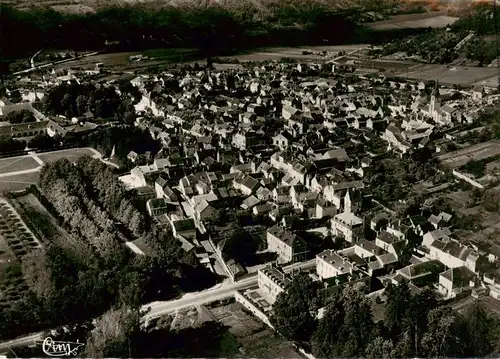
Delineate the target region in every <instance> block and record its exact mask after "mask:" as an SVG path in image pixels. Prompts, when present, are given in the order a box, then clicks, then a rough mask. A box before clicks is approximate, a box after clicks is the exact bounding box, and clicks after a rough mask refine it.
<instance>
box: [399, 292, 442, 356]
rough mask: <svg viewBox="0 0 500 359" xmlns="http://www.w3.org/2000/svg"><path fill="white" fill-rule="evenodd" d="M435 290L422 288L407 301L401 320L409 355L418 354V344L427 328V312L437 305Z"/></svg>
mask: <svg viewBox="0 0 500 359" xmlns="http://www.w3.org/2000/svg"><path fill="white" fill-rule="evenodd" d="M438 304H439V302H438V299H437V296H436V292H435V291H434V290H433V289H432V288H424V289H423V291H422V292H421V293H419V294H417V295H415V296H412V297H411V298H410V299H409V302H408V310H407V313H406V315H405V317H404V318H403V320H402V327H403V328H404V331H405V333H406V334H407V335H408V337H407V338H406V342H407V343H408V344H409V345H410V347H409V348H408V351H409V352H411V353H413V351H414V353H413V354H411V355H416V356H418V355H419V354H420V353H419V352H420V350H419V346H420V340H421V338H422V336H423V333H424V332H425V331H426V329H427V324H428V323H427V318H428V315H429V312H430V311H431V310H433V309H436V308H437V307H438Z"/></svg>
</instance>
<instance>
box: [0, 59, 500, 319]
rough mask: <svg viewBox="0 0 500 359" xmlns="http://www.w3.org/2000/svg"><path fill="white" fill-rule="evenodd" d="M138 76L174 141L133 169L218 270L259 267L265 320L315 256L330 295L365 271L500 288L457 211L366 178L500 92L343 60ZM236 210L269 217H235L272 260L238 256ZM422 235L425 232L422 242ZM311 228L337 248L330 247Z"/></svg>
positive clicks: (446, 285)
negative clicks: (391, 198) (381, 196)
mask: <svg viewBox="0 0 500 359" xmlns="http://www.w3.org/2000/svg"><path fill="white" fill-rule="evenodd" d="M66 76H68V75H66ZM130 82H131V84H132V85H133V86H135V87H137V88H138V89H139V91H140V92H141V96H142V98H141V99H140V101H139V102H138V103H136V104H135V110H136V113H137V120H136V126H139V127H141V128H144V129H147V130H149V132H150V133H151V136H152V137H153V138H154V139H157V140H158V141H160V142H161V144H162V146H163V148H162V149H161V150H160V152H159V153H157V154H151V153H141V154H138V153H135V152H131V153H130V154H129V156H128V158H129V160H130V162H131V163H133V164H134V165H135V167H134V168H133V169H132V170H131V172H130V174H127V175H124V176H122V177H120V179H121V180H122V182H123V183H124V184H125V185H126V186H127V187H128V188H130V189H136V190H137V191H138V193H141V194H143V195H144V196H145V198H146V200H147V201H146V207H147V211H148V213H149V215H150V216H151V217H153V218H154V220H155V221H156V222H157V223H158V224H160V225H162V226H163V228H165V230H168V231H171V232H172V233H173V235H174V236H175V238H177V239H178V240H179V241H180V242H181V244H182V248H183V249H184V250H186V251H194V252H195V254H196V256H197V257H198V258H199V260H200V262H201V263H203V264H204V265H206V266H207V268H210V269H211V270H212V271H214V272H219V273H220V274H223V275H226V276H228V277H230V278H232V279H235V278H236V277H237V276H238V275H240V274H241V273H244V272H245V271H257V272H258V287H256V288H251V289H248V290H245V291H240V292H238V294H237V299H238V300H239V301H240V302H242V303H243V304H244V305H245V306H247V307H248V308H249V309H250V310H252V311H253V312H254V313H256V314H257V315H259V316H260V317H261V318H263V319H264V320H266V319H265V318H266V317H267V313H268V311H269V310H271V308H272V304H273V302H274V301H275V300H276V297H277V295H278V294H279V293H281V292H283V291H284V288H285V286H286V284H287V283H288V282H289V281H290V278H291V276H292V275H293V270H292V269H290V268H297V267H296V266H295V267H293V265H294V264H297V263H300V262H307V261H309V262H311V263H313V266H314V267H315V270H313V271H312V272H311V274H310V275H311V276H312V277H313V278H314V279H315V280H317V281H320V282H321V283H322V284H323V286H324V289H325V292H330V291H332V290H333V291H334V290H339V288H341V287H342V286H344V285H346V284H348V283H353V282H358V281H362V282H364V283H366V285H367V286H369V288H370V290H371V291H372V292H373V291H378V290H381V289H383V288H384V286H386V285H387V284H388V283H393V284H398V283H401V282H402V281H403V280H406V281H408V282H409V283H410V287H411V289H412V290H413V291H417V292H418V291H419V290H421V288H423V287H425V286H428V285H433V286H434V287H435V288H436V290H437V291H438V292H439V293H441V294H442V296H443V298H453V297H456V296H457V295H461V293H473V295H482V294H488V293H489V295H491V296H493V297H495V298H497V299H500V284H499V282H498V281H497V280H496V279H495V278H489V277H487V276H484V275H483V273H481V272H480V270H479V269H478V262H479V261H481V260H483V259H485V260H486V261H490V262H495V261H497V260H498V257H497V256H496V255H492V254H491V253H489V252H486V251H484V250H482V249H481V248H480V246H478V245H477V244H475V243H473V241H470V240H468V239H464V238H462V237H461V236H460V235H459V234H458V233H455V232H453V231H451V230H450V226H449V222H450V219H451V216H450V214H447V213H444V212H442V213H435V214H433V215H432V216H430V217H429V218H424V217H421V216H416V217H411V218H400V219H399V218H397V216H396V215H395V213H393V212H391V211H390V210H389V209H387V208H385V207H384V206H383V205H381V204H380V203H377V202H376V201H374V200H373V198H372V196H371V193H370V189H369V188H368V186H365V183H366V181H364V179H366V178H367V176H370V175H371V174H372V173H373V172H372V171H373V166H374V164H375V163H376V162H377V160H378V159H379V158H380V157H381V156H384V155H387V153H391V155H396V156H404V155H405V154H408V153H411V152H412V151H414V150H416V149H419V148H424V147H428V146H429V147H432V148H433V149H434V150H439V149H438V148H436V146H435V145H434V143H435V139H436V136H437V137H439V136H440V135H441V136H442V134H443V133H444V132H443V131H449V130H450V129H453V128H454V127H459V126H460V125H461V124H463V123H472V122H473V121H474V119H475V118H476V117H475V116H477V109H478V108H480V107H481V106H483V105H486V104H488V103H491V102H493V101H495V100H496V99H497V96H496V95H491V94H489V92H488V89H485V88H482V87H475V88H474V89H472V90H470V91H465V90H459V89H451V88H442V87H441V86H440V85H439V84H438V83H437V82H435V84H433V85H431V86H430V88H429V86H428V85H426V84H424V83H410V82H404V81H396V80H388V79H386V78H384V76H383V75H382V76H379V75H378V74H377V75H376V76H371V75H368V76H363V75H356V74H355V73H351V72H349V73H344V72H342V70H339V68H338V67H336V66H335V65H334V64H331V63H326V64H309V63H308V64H298V65H297V64H289V63H271V64H265V65H257V66H255V67H253V68H243V69H238V70H224V71H211V70H200V71H199V72H196V71H191V72H182V73H179V72H172V73H165V74H162V75H155V76H152V75H139V76H136V77H134V78H132V79H131V80H130ZM2 106H6V105H5V104H3V103H0V111H1V108H2ZM235 214H240V215H247V216H251V217H252V218H253V220H254V221H257V222H259V224H260V227H259V229H255V230H252V229H251V228H250V227H252V224H248V226H245V225H242V224H241V223H234V226H240V227H241V226H243V227H244V228H245V229H247V228H246V227H249V228H248V231H250V232H251V233H252V236H255V237H256V238H257V240H259V241H260V242H261V246H260V247H262V248H260V249H259V250H262V251H263V252H268V253H269V252H271V253H274V255H275V260H274V261H273V262H272V263H267V264H262V265H260V266H256V267H253V268H245V267H244V266H243V265H242V264H241V263H237V262H236V261H235V260H234V259H231V260H225V259H224V256H223V255H222V252H223V251H224V245H225V243H226V242H227V235H225V233H228V231H226V230H225V228H226V229H227V228H228V226H231V225H232V222H234V221H235ZM262 223H264V224H265V227H264V228H265V229H264V230H262ZM367 231H372V233H375V239H372V240H368V239H367V238H366V233H367ZM305 234H307V235H305ZM411 235H414V236H417V237H419V238H420V239H421V241H422V243H421V245H420V246H418V248H417V249H416V250H414V251H411V252H410V253H409V252H408V250H407V245H408V241H409V240H410V238H409V236H411ZM311 236H314V237H316V238H320V240H321V241H322V242H324V243H331V248H326V249H325V248H322V249H321V250H319V251H317V250H316V249H317V247H316V246H313V245H312V244H311V243H310V242H309V241H310V238H311ZM412 240H414V239H412ZM315 251H316V252H315ZM499 255H500V254H499ZM226 259H227V258H226ZM408 263H409V264H408ZM290 265H292V267H290Z"/></svg>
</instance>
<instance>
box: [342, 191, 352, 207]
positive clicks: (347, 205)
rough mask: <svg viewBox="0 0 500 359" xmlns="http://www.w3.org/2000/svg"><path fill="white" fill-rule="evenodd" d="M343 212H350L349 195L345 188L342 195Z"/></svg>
mask: <svg viewBox="0 0 500 359" xmlns="http://www.w3.org/2000/svg"><path fill="white" fill-rule="evenodd" d="M344 213H352V203H351V196H350V195H349V190H347V193H346V194H345V197H344Z"/></svg>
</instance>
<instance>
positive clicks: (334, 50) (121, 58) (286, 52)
mask: <svg viewBox="0 0 500 359" xmlns="http://www.w3.org/2000/svg"><path fill="white" fill-rule="evenodd" d="M364 47H366V45H344V46H309V47H273V48H264V49H257V50H254V51H252V52H247V53H241V54H237V55H233V56H227V57H221V58H231V59H233V58H237V59H238V60H240V61H265V60H279V59H281V58H283V57H289V58H294V59H297V60H303V61H319V60H323V57H322V56H319V55H318V53H320V52H322V51H326V52H327V56H326V59H327V60H328V59H330V58H333V57H334V56H336V55H337V54H338V53H339V52H340V51H343V52H347V53H349V52H352V51H355V50H358V49H361V48H364ZM303 51H309V52H312V53H316V54H308V55H304V54H303ZM135 55H142V56H145V57H147V58H148V59H144V60H141V61H129V57H130V56H135ZM205 60H206V59H205V58H204V57H201V56H200V55H199V54H198V52H197V51H196V50H193V49H189V48H177V49H169V48H165V49H151V50H145V51H142V52H120V53H107V54H99V55H94V56H89V57H85V58H80V59H78V60H75V61H70V62H66V63H62V64H58V65H56V66H55V67H56V68H64V69H67V68H72V67H73V68H74V67H82V68H93V67H94V66H95V64H96V63H99V62H100V63H102V64H103V67H104V68H105V69H107V70H112V71H124V70H134V71H140V70H143V71H144V70H147V69H153V68H155V67H159V68H165V67H168V66H170V65H171V64H173V63H188V64H194V63H195V62H199V63H204V62H205Z"/></svg>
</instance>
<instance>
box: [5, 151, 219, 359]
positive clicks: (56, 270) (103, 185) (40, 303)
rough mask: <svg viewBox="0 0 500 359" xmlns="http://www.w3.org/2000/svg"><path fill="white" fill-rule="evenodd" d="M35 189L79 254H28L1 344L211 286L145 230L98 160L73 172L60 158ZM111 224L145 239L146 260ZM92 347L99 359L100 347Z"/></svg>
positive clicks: (164, 234) (207, 275)
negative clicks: (20, 294)
mask: <svg viewBox="0 0 500 359" xmlns="http://www.w3.org/2000/svg"><path fill="white" fill-rule="evenodd" d="M39 187H40V189H41V195H42V196H45V197H46V200H48V201H49V202H51V204H52V207H53V208H54V209H55V210H56V211H57V213H55V215H56V217H57V218H62V221H63V223H62V224H63V225H64V226H65V227H66V229H67V230H68V231H69V232H70V233H71V235H72V236H73V237H74V239H75V240H76V242H77V243H78V248H73V247H68V248H62V247H59V245H60V243H53V244H49V245H48V247H47V248H46V249H43V250H39V251H35V252H33V253H31V254H30V256H29V257H28V258H27V259H26V261H25V262H26V263H24V274H25V277H26V278H27V281H28V284H29V287H30V292H29V295H28V296H26V297H25V298H23V299H21V300H20V301H18V302H16V303H14V305H13V306H12V307H11V308H10V309H8V310H4V311H2V313H0V339H7V338H12V337H15V336H19V335H22V334H25V333H28V332H33V331H38V330H42V329H44V328H54V327H57V326H60V325H69V326H72V325H77V326H82V325H86V324H87V323H88V321H89V320H91V319H93V318H96V317H98V316H99V315H101V314H103V313H105V312H106V311H108V310H109V309H110V308H120V307H122V306H128V307H131V308H138V306H139V305H140V304H144V303H148V302H151V301H154V300H166V299H171V298H173V297H175V296H177V295H179V294H180V293H183V292H187V291H193V290H201V289H204V288H208V287H210V286H212V285H214V284H215V281H216V278H215V277H214V275H213V274H212V273H211V272H210V271H208V270H207V269H206V268H204V267H203V266H202V265H201V264H200V263H199V262H198V260H197V258H196V256H195V255H194V254H193V253H189V254H188V253H186V252H184V250H183V249H182V247H181V245H180V243H179V242H178V241H176V240H175V238H173V236H172V235H171V233H169V232H168V231H166V230H164V229H161V228H158V227H156V226H152V228H151V229H149V230H146V226H145V222H144V218H143V217H142V215H141V213H140V212H139V211H138V210H137V209H136V208H135V207H134V205H133V203H132V199H131V198H129V197H128V193H127V192H125V190H124V189H123V187H122V185H121V184H120V183H119V182H118V180H117V179H116V177H115V176H114V175H113V173H112V172H111V171H110V170H109V169H108V168H107V167H106V166H105V165H104V164H103V163H101V162H100V161H98V160H95V159H92V158H89V157H83V158H81V159H80V160H79V161H78V162H77V163H76V165H73V164H71V163H70V162H68V161H67V160H66V159H63V160H59V161H56V162H53V163H51V164H47V165H45V167H44V168H43V169H42V171H41V174H40V180H39ZM51 210H53V209H51ZM117 221H119V222H121V223H122V225H121V226H120V227H125V229H124V231H125V232H127V233H126V234H127V235H128V236H129V237H128V239H130V234H129V233H128V232H130V233H132V234H134V235H144V236H145V240H146V242H147V243H148V244H149V246H150V247H151V248H152V254H151V255H148V256H137V255H136V254H134V253H132V252H131V251H130V250H129V249H128V248H127V247H126V246H125V245H124V243H123V239H122V238H123V236H121V238H120V237H119V230H118V226H117V225H116V226H115V223H116V222H117ZM120 338H121V337H120ZM94 341H95V343H94V347H93V348H94V349H93V350H95V352H96V353H98V352H99V350H101V349H99V348H100V345H101V344H99V342H98V338H97V337H96V338H94ZM105 353H108V352H105Z"/></svg>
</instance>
